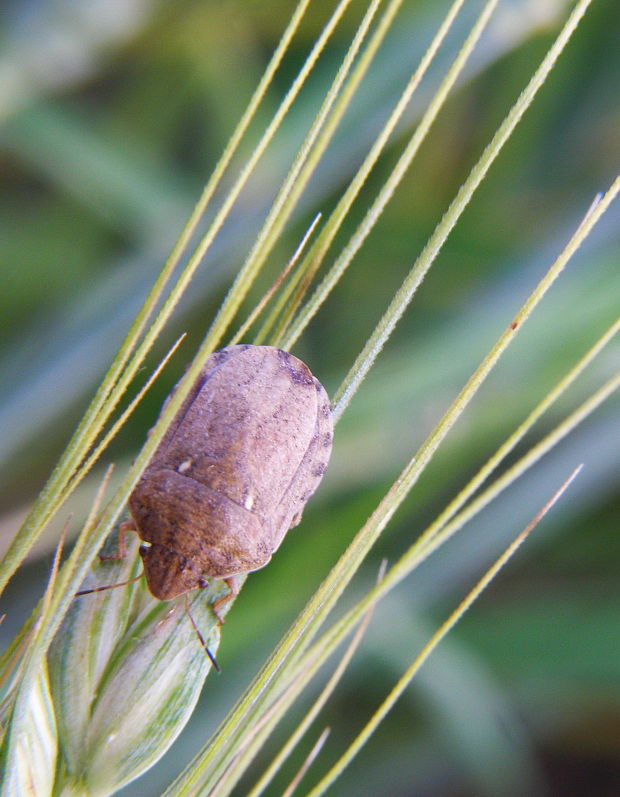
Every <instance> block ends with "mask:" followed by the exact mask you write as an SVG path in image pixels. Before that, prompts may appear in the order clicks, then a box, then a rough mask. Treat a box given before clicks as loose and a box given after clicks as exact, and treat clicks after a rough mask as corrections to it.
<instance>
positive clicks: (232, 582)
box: [212, 576, 241, 625]
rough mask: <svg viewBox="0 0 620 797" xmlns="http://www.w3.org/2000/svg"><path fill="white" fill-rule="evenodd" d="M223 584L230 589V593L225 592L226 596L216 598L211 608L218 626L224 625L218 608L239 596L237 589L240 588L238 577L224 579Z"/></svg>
mask: <svg viewBox="0 0 620 797" xmlns="http://www.w3.org/2000/svg"><path fill="white" fill-rule="evenodd" d="M224 583H225V584H226V586H227V587H228V588H229V589H230V592H227V593H226V595H222V597H221V598H218V599H217V600H216V601H215V603H214V604H213V606H212V609H213V613H214V614H215V616H216V617H217V621H218V623H219V624H220V625H224V618H223V617H222V615H221V614H220V608H221V607H222V606H223V605H224V604H225V603H228V601H229V600H232V599H233V598H234V597H235V596H236V595H238V594H239V589H240V586H241V584H240V582H239V577H238V576H231V577H230V578H225V579H224Z"/></svg>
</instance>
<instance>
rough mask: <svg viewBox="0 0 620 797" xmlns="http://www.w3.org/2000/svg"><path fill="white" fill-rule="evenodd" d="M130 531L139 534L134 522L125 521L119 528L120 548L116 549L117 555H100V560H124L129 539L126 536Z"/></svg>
mask: <svg viewBox="0 0 620 797" xmlns="http://www.w3.org/2000/svg"><path fill="white" fill-rule="evenodd" d="M128 531H133V532H134V533H135V534H137V533H138V529H137V528H136V524H135V523H134V522H133V520H125V521H124V522H123V523H121V525H120V526H119V527H118V548H117V549H116V553H100V554H99V558H100V559H101V560H102V561H104V560H106V559H124V558H125V555H126V554H127V538H126V534H127V532H128Z"/></svg>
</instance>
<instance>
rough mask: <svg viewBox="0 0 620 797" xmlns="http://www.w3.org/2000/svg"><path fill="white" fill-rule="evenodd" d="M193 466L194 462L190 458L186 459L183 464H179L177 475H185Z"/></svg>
mask: <svg viewBox="0 0 620 797" xmlns="http://www.w3.org/2000/svg"><path fill="white" fill-rule="evenodd" d="M193 464H194V460H193V459H192V458H191V457H190V458H189V459H186V460H185V461H184V462H181V464H180V465H179V467H178V468H177V473H185V472H186V471H188V470H189V469H190V468H191V467H192V465H193Z"/></svg>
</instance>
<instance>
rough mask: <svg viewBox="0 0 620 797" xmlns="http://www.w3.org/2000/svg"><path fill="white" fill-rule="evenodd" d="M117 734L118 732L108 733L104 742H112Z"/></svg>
mask: <svg viewBox="0 0 620 797" xmlns="http://www.w3.org/2000/svg"><path fill="white" fill-rule="evenodd" d="M117 735H118V734H116V733H110V734H109V735H108V737H107V738H106V742H108V743H110V742H113V741H114V740H115V739H116V737H117Z"/></svg>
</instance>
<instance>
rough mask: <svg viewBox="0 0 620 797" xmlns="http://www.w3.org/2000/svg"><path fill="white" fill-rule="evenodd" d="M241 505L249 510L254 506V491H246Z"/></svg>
mask: <svg viewBox="0 0 620 797" xmlns="http://www.w3.org/2000/svg"><path fill="white" fill-rule="evenodd" d="M243 506H244V507H245V508H246V509H247V510H248V511H249V510H250V509H252V507H253V506H254V493H248V495H247V498H246V499H245V502H244V504H243Z"/></svg>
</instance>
